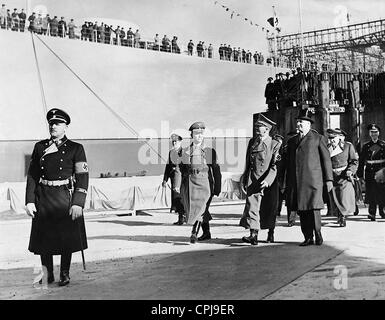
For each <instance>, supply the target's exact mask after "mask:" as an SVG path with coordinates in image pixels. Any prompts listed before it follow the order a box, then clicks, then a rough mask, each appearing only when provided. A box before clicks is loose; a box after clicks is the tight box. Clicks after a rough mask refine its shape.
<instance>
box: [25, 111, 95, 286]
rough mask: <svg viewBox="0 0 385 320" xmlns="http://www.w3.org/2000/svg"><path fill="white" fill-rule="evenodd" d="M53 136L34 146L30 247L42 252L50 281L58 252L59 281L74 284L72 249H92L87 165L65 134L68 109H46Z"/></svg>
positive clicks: (80, 150) (28, 198) (28, 207)
mask: <svg viewBox="0 0 385 320" xmlns="http://www.w3.org/2000/svg"><path fill="white" fill-rule="evenodd" d="M47 121H48V123H49V133H50V136H51V137H50V139H46V140H42V141H39V142H37V143H36V144H35V147H34V149H33V153H32V158H31V163H30V166H29V170H28V175H27V187H26V210H27V214H28V215H29V216H31V217H32V227H31V235H30V241H29V247H28V250H29V251H31V252H33V253H34V254H38V255H40V258H41V263H42V266H44V267H45V268H46V270H47V282H48V283H52V282H54V281H55V279H54V272H53V257H52V256H53V255H61V262H60V281H59V285H60V286H65V285H67V284H68V283H69V281H70V277H69V270H70V264H71V257H72V252H77V251H80V250H84V249H87V238H86V230H85V225H84V218H83V208H84V204H85V200H86V196H87V189H88V180H89V178H88V165H87V160H86V155H85V152H84V148H83V146H82V145H81V144H79V143H76V142H74V141H71V140H69V139H68V138H67V137H66V134H65V133H66V129H67V127H68V125H69V124H70V122H71V119H70V116H69V115H68V114H67V113H66V112H65V111H63V110H60V109H56V108H55V109H51V110H49V111H48V113H47Z"/></svg>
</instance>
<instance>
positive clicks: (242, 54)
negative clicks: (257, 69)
mask: <svg viewBox="0 0 385 320" xmlns="http://www.w3.org/2000/svg"><path fill="white" fill-rule="evenodd" d="M218 53H219V59H220V60H227V61H234V62H243V63H253V62H252V60H254V63H255V64H263V63H264V56H263V54H262V52H258V51H255V53H254V54H252V53H251V52H250V50H247V51H246V50H245V49H241V48H240V47H238V49H237V48H236V47H233V48H231V45H226V44H221V45H220V46H219V49H218Z"/></svg>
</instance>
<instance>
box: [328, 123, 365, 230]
mask: <svg viewBox="0 0 385 320" xmlns="http://www.w3.org/2000/svg"><path fill="white" fill-rule="evenodd" d="M327 133H328V138H329V141H330V143H329V145H328V148H329V152H330V157H331V160H332V169H333V186H334V187H333V190H332V192H331V194H330V205H331V210H332V211H333V212H336V214H337V217H338V223H339V225H340V226H341V227H346V216H347V215H349V214H353V213H354V212H355V210H356V196H355V192H354V180H353V175H355V173H356V171H357V166H358V154H357V153H356V150H355V149H354V147H353V144H351V143H350V142H347V141H343V140H342V137H343V133H342V131H341V129H339V128H336V129H328V130H327Z"/></svg>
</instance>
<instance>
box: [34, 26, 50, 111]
mask: <svg viewBox="0 0 385 320" xmlns="http://www.w3.org/2000/svg"><path fill="white" fill-rule="evenodd" d="M31 39H32V47H33V53H34V56H35V62H36V68H37V74H38V78H39V87H40V94H41V100H42V103H43V109H44V110H43V111H44V113H43V114H47V112H48V110H47V102H46V99H45V92H44V86H43V80H42V78H41V73H40V67H39V60H38V59H37V53H36V47H35V40H34V39H33V33H32V32H31Z"/></svg>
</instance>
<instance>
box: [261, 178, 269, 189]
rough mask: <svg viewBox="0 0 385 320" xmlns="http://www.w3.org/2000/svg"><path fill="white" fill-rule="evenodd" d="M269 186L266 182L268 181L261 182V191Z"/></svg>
mask: <svg viewBox="0 0 385 320" xmlns="http://www.w3.org/2000/svg"><path fill="white" fill-rule="evenodd" d="M268 186H269V184H268V183H267V182H266V180H263V181H262V182H261V189H264V188H267V187H268Z"/></svg>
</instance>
